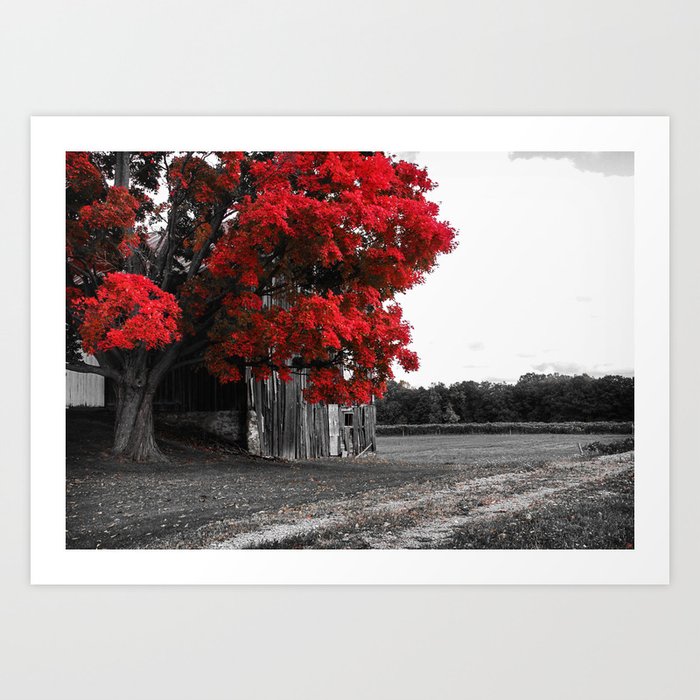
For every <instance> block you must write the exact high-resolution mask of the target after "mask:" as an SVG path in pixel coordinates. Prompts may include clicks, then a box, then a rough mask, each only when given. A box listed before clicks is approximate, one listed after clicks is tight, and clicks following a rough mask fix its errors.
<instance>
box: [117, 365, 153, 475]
mask: <svg viewBox="0 0 700 700" xmlns="http://www.w3.org/2000/svg"><path fill="white" fill-rule="evenodd" d="M150 378H151V377H149V372H148V369H147V367H146V356H145V353H144V354H143V355H141V356H139V357H137V358H135V359H134V361H133V362H132V363H131V364H130V366H128V367H127V368H126V371H125V373H124V376H123V378H122V380H121V381H120V382H119V383H118V384H117V413H116V417H115V422H114V449H113V452H114V454H115V455H116V456H119V457H124V458H125V459H131V460H133V461H134V462H162V461H165V460H166V458H165V456H164V455H163V453H162V452H161V451H160V450H159V449H158V445H157V444H156V438H155V433H154V430H153V395H154V393H155V386H154V385H153V382H151V381H148V380H149V379H150Z"/></svg>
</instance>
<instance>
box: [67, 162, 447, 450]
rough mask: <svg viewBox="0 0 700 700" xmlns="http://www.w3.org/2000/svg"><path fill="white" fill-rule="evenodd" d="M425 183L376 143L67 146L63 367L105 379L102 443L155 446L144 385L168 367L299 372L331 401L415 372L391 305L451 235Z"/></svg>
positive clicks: (230, 373) (229, 376) (233, 373)
mask: <svg viewBox="0 0 700 700" xmlns="http://www.w3.org/2000/svg"><path fill="white" fill-rule="evenodd" d="M433 187H434V185H433V183H432V182H431V181H430V179H429V177H428V174H427V172H426V171H425V170H424V169H421V168H419V167H417V166H415V165H413V164H411V163H408V162H406V161H402V160H399V159H397V158H395V157H392V156H390V155H387V154H385V153H381V152H337V153H334V152H250V153H238V152H209V153H206V152H182V153H163V152H141V153H106V152H91V153H67V154H66V205H67V206H66V212H67V215H66V261H67V274H66V279H67V299H68V303H67V335H68V343H67V347H68V364H67V366H68V368H69V369H73V370H77V371H84V372H96V373H98V374H102V375H103V376H106V377H110V378H111V379H113V380H114V382H115V387H116V393H117V411H116V426H115V444H114V450H115V452H116V453H117V454H120V455H124V456H126V457H129V458H131V459H134V460H137V461H145V460H151V459H159V458H160V456H161V455H160V453H159V451H158V448H157V446H156V442H155V439H154V435H153V411H152V404H153V396H154V394H155V391H156V389H157V387H158V385H159V383H160V382H161V381H162V380H163V378H164V376H165V375H166V374H167V372H168V371H169V370H171V369H173V368H174V367H176V366H178V364H182V363H185V362H187V363H191V362H197V361H200V360H201V362H203V363H204V364H205V365H206V366H207V368H208V370H209V371H210V372H211V373H212V374H213V375H215V376H216V377H217V378H218V379H219V380H220V381H222V382H226V381H239V380H241V379H242V378H243V376H244V369H245V368H246V367H250V368H251V370H252V373H253V375H254V376H255V377H257V378H265V377H267V376H269V374H270V373H271V372H272V371H273V370H274V371H277V372H278V373H279V376H280V377H281V378H282V379H284V380H286V379H288V378H289V377H290V374H291V372H292V371H295V370H296V369H298V368H305V370H306V371H308V373H309V387H308V389H307V391H306V399H307V400H309V401H329V402H333V403H343V404H350V403H363V402H367V401H369V400H370V397H371V396H372V395H381V394H382V393H383V391H384V389H385V386H386V382H387V380H389V379H390V378H391V377H392V376H393V373H392V365H393V364H394V362H398V363H399V364H400V365H401V366H402V367H404V368H405V369H407V370H413V369H416V368H417V366H418V358H417V357H416V355H415V353H414V352H412V351H411V350H410V349H409V348H408V345H409V343H410V339H411V336H410V327H409V325H408V324H407V323H406V322H405V321H404V320H403V318H402V314H401V308H400V306H399V305H398V303H396V301H394V299H395V296H396V295H397V294H398V293H400V292H404V291H406V290H408V289H410V288H411V287H412V286H414V285H416V284H418V283H420V282H422V281H423V279H424V278H425V275H426V274H428V273H429V272H430V271H431V269H433V267H434V266H435V263H436V259H437V257H438V255H439V254H441V253H447V252H449V251H450V250H451V249H452V248H453V246H454V236H455V232H454V230H453V228H452V227H451V226H450V225H449V224H448V223H445V222H443V221H440V220H439V218H438V217H439V212H438V206H437V204H435V203H434V202H432V201H430V200H429V199H427V197H426V195H427V193H428V192H430V190H431V189H433ZM82 352H84V353H90V354H92V355H94V357H95V358H96V359H97V362H98V365H96V366H93V365H88V364H86V363H84V362H82V361H81V360H80V357H81V356H82Z"/></svg>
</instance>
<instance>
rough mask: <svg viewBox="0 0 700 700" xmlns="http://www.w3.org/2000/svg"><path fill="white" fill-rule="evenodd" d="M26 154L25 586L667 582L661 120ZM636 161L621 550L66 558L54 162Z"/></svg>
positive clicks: (509, 124)
mask: <svg viewBox="0 0 700 700" xmlns="http://www.w3.org/2000/svg"><path fill="white" fill-rule="evenodd" d="M31 134H32V153H31V164H32V173H31V186H32V190H31V193H32V202H31V217H32V219H31V338H32V344H31V368H32V377H31V546H32V550H31V582H32V583H33V584H164V583H177V584H312V583H314V584H464V583H470V584H628V583H639V584H664V583H668V582H669V473H668V470H669V264H668V262H669V245H668V239H669V162H668V158H669V120H668V118H667V117H34V118H32V129H31ZM189 149H193V150H194V149H197V150H199V149H207V150H209V149H211V150H253V149H261V150H273V149H277V150H307V149H309V150H329V149H335V150H373V149H374V150H392V151H416V150H418V151H606V150H610V151H634V152H635V383H636V390H635V394H636V396H635V399H636V410H635V427H636V431H635V433H636V435H635V439H636V474H635V489H636V491H635V549H634V550H628V551H620V550H612V551H599V550H597V551H580V550H575V551H574V550H565V551H530V550H526V551H521V550H518V551H506V550H504V551H496V550H477V551H456V550H450V551H447V550H430V551H384V550H377V551H319V550H307V551H285V550H281V551H263V550H251V551H214V550H200V551H189V550H188V551H180V550H168V551H163V550H158V551H145V550H102V551H86V550H66V549H65V460H64V455H65V407H64V391H65V373H64V365H63V357H64V347H63V346H64V329H63V322H64V288H63V287H64V268H63V256H64V222H65V219H64V173H65V152H66V151H67V150H189Z"/></svg>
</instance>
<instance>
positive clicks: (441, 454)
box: [377, 433, 626, 466]
mask: <svg viewBox="0 0 700 700" xmlns="http://www.w3.org/2000/svg"><path fill="white" fill-rule="evenodd" d="M624 437H626V436H624V435H581V434H574V435H560V434H553V433H541V434H539V433H537V434H531V435H521V434H513V435H498V434H492V435H413V436H410V437H409V436H407V437H401V436H393V435H392V436H379V437H378V438H377V452H378V454H377V456H378V457H380V458H382V459H387V460H401V461H402V462H411V463H414V464H434V465H439V464H455V465H458V464H459V465H479V464H493V463H499V462H509V463H513V464H514V466H515V465H516V464H517V463H520V462H532V461H542V460H554V459H566V458H567V457H572V458H574V457H577V456H578V455H579V454H580V453H579V448H578V445H579V443H580V444H581V445H582V446H583V445H586V444H588V443H590V442H613V441H616V440H620V439H622V438H624Z"/></svg>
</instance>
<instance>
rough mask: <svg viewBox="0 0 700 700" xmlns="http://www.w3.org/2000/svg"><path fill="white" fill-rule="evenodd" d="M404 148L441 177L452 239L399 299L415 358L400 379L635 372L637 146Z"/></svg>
mask: <svg viewBox="0 0 700 700" xmlns="http://www.w3.org/2000/svg"><path fill="white" fill-rule="evenodd" d="M403 157H407V158H408V157H410V158H411V159H412V160H414V161H415V162H417V163H418V164H419V165H421V166H426V167H427V168H428V172H429V174H430V177H431V178H432V179H433V180H434V181H436V182H437V183H438V187H437V189H436V190H435V191H434V192H433V193H432V198H433V199H435V201H437V202H439V203H440V204H441V218H444V219H447V220H448V221H450V222H451V223H452V225H453V226H454V227H455V228H456V229H457V230H458V241H459V245H458V247H457V250H455V252H454V253H451V254H450V255H447V256H444V257H442V258H441V259H440V262H439V266H438V268H437V269H436V270H435V271H434V272H433V273H432V274H431V275H430V276H429V277H428V278H427V281H426V282H425V284H423V285H421V286H419V287H416V288H414V289H412V290H411V291H410V292H409V293H407V294H405V295H402V297H401V298H400V300H401V304H402V306H403V309H404V315H405V317H406V319H407V320H408V321H409V322H410V323H411V324H412V325H413V329H414V330H413V348H414V349H415V350H416V351H417V352H418V355H419V356H420V359H421V368H420V370H418V372H411V373H408V374H407V373H405V372H403V371H402V370H401V369H400V368H397V371H396V374H397V379H405V380H406V381H408V382H409V383H411V384H412V385H414V386H418V385H423V386H427V385H429V384H431V383H433V382H439V381H442V382H445V383H446V384H450V383H452V382H456V381H462V380H475V381H482V380H492V381H516V380H517V379H518V377H519V376H520V375H522V374H525V373H526V372H533V371H535V372H560V373H562V374H579V373H582V372H586V373H588V374H591V375H593V376H601V375H604V374H625V375H632V374H633V367H634V356H633V347H634V345H633V269H634V268H633V265H634V261H633V234H634V177H633V176H632V175H633V170H634V164H633V163H634V161H633V154H631V153H610V154H600V153H598V154H590V153H560V154H541V153H530V152H528V153H511V154H509V153H412V154H403Z"/></svg>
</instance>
